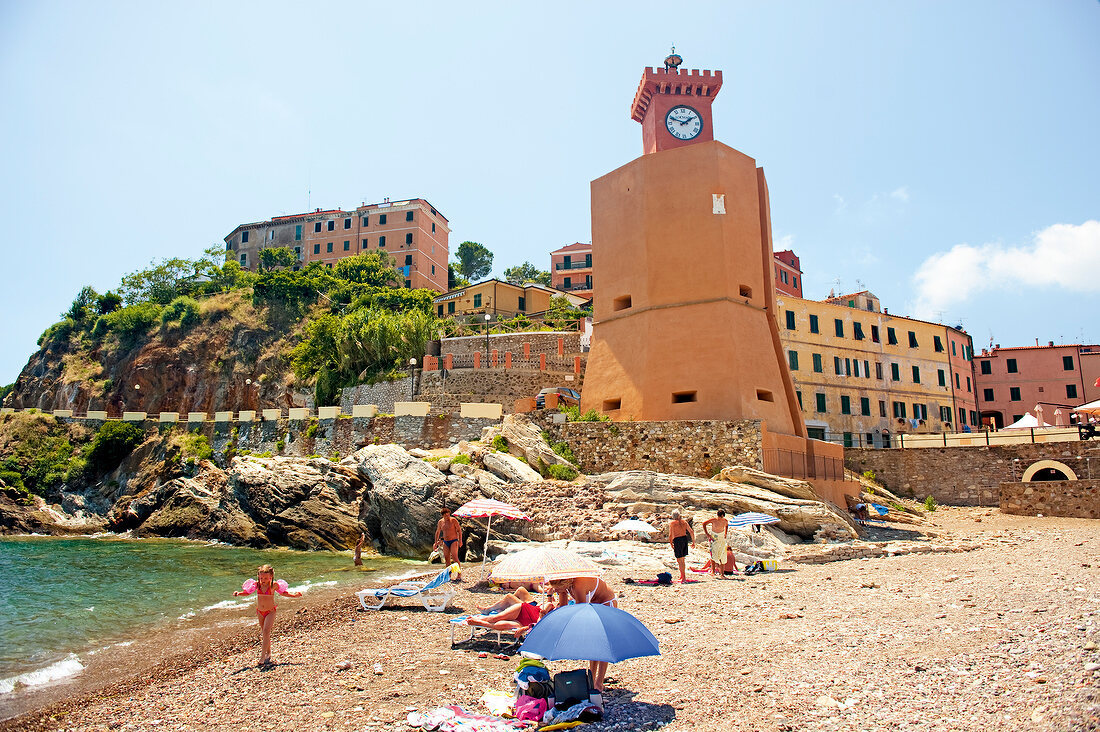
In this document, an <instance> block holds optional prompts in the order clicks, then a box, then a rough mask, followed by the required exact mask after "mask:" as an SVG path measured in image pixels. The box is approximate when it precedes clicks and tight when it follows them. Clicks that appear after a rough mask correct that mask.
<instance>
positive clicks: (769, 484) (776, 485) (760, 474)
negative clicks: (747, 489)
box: [718, 465, 821, 501]
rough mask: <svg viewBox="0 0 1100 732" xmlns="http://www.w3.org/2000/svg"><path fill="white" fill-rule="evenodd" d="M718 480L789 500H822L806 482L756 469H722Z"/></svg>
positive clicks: (743, 467)
mask: <svg viewBox="0 0 1100 732" xmlns="http://www.w3.org/2000/svg"><path fill="white" fill-rule="evenodd" d="M718 479H719V480H727V481H729V482H730V483H748V484H749V485H754V486H756V487H758V488H765V489H767V490H769V491H771V492H773V493H778V494H779V495H781V496H787V497H788V498H800V499H802V500H805V501H818V500H821V499H820V498H818V496H817V494H816V493H814V489H813V486H812V485H810V484H809V483H807V482H806V481H804V480H799V479H797V478H784V477H782V476H779V475H772V474H771V473H765V472H764V471H762V470H757V469H756V468H748V467H745V466H744V465H735V466H733V467H732V468H722V472H720V473H719V474H718Z"/></svg>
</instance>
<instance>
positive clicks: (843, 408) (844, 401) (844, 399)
mask: <svg viewBox="0 0 1100 732" xmlns="http://www.w3.org/2000/svg"><path fill="white" fill-rule="evenodd" d="M840 413H841V414H851V413H852V398H851V397H850V396H848V395H847V394H842V395H841V397H840Z"/></svg>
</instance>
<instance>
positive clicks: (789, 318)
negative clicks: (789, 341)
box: [787, 310, 794, 330]
mask: <svg viewBox="0 0 1100 732" xmlns="http://www.w3.org/2000/svg"><path fill="white" fill-rule="evenodd" d="M787 330H794V311H793V310H788V311H787Z"/></svg>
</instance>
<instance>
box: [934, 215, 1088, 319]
mask: <svg viewBox="0 0 1100 732" xmlns="http://www.w3.org/2000/svg"><path fill="white" fill-rule="evenodd" d="M1098 274H1100V221H1086V222H1085V223H1083V224H1081V225H1080V226H1075V225H1073V224H1054V225H1053V226H1049V227H1047V228H1046V229H1043V230H1042V231H1039V232H1037V233H1036V234H1035V235H1034V238H1033V240H1032V241H1031V243H1029V244H1024V245H1022V246H1018V247H1012V246H1005V245H1004V244H983V245H981V246H972V245H970V244H956V245H955V246H954V247H952V248H951V249H950V250H949V251H946V252H939V253H936V254H933V255H932V256H930V257H928V258H927V259H926V260H924V262H923V263H922V264H921V265H920V267H918V268H917V271H916V274H914V275H913V281H914V284H915V286H916V290H917V301H916V304H915V305H914V307H913V310H914V314H915V315H916V317H918V318H927V319H932V318H934V316H935V315H936V313H938V312H941V311H943V310H947V309H950V308H951V306H953V305H955V304H957V303H961V302H964V301H966V300H967V299H969V298H970V297H972V296H975V295H977V294H979V293H980V292H982V291H984V290H994V289H997V290H1004V291H1008V292H1012V293H1018V294H1020V295H1022V296H1029V295H1034V294H1036V291H1037V290H1038V289H1040V288H1049V287H1056V288H1061V289H1064V290H1068V291H1071V292H1080V293H1100V276H1098Z"/></svg>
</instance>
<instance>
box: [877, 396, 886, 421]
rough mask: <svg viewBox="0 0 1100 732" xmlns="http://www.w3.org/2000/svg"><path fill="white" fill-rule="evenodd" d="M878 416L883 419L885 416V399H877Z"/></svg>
mask: <svg viewBox="0 0 1100 732" xmlns="http://www.w3.org/2000/svg"><path fill="white" fill-rule="evenodd" d="M878 416H880V417H885V416H886V400H885V399H879V400H878Z"/></svg>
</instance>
